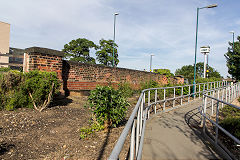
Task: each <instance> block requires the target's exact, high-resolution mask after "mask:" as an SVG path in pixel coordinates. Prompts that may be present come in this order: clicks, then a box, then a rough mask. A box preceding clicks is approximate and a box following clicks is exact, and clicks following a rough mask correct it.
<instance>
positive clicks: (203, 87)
mask: <svg viewBox="0 0 240 160" xmlns="http://www.w3.org/2000/svg"><path fill="white" fill-rule="evenodd" d="M205 84H206V83H204V84H203V94H204V92H205Z"/></svg>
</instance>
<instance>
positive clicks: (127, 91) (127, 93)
mask: <svg viewBox="0 0 240 160" xmlns="http://www.w3.org/2000/svg"><path fill="white" fill-rule="evenodd" d="M118 90H119V91H120V92H122V95H123V96H124V97H125V98H129V97H132V96H133V94H134V93H135V92H136V90H133V89H132V88H131V86H130V83H127V82H125V83H119V84H118Z"/></svg>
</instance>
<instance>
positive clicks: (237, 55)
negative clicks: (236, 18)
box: [224, 36, 240, 80]
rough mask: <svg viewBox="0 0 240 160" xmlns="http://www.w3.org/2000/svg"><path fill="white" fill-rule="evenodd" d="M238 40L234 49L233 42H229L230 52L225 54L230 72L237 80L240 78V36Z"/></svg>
mask: <svg viewBox="0 0 240 160" xmlns="http://www.w3.org/2000/svg"><path fill="white" fill-rule="evenodd" d="M237 39H238V42H234V50H232V47H233V43H230V42H229V45H230V47H228V52H227V53H226V54H225V55H224V56H225V58H226V59H227V67H228V73H229V74H231V75H232V77H233V78H235V79H236V80H240V36H238V38H237Z"/></svg>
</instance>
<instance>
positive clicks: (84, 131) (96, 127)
mask: <svg viewBox="0 0 240 160" xmlns="http://www.w3.org/2000/svg"><path fill="white" fill-rule="evenodd" d="M90 124H91V125H90V126H89V127H82V128H80V139H85V138H88V137H89V136H90V135H91V134H94V133H95V132H98V131H101V130H103V129H104V126H103V125H101V124H99V123H98V122H96V121H93V122H92V121H91V122H90Z"/></svg>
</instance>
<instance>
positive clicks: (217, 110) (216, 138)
mask: <svg viewBox="0 0 240 160" xmlns="http://www.w3.org/2000/svg"><path fill="white" fill-rule="evenodd" d="M218 114H219V101H217V107H216V123H217V126H215V127H216V129H215V133H216V136H215V144H217V143H218Z"/></svg>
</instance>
